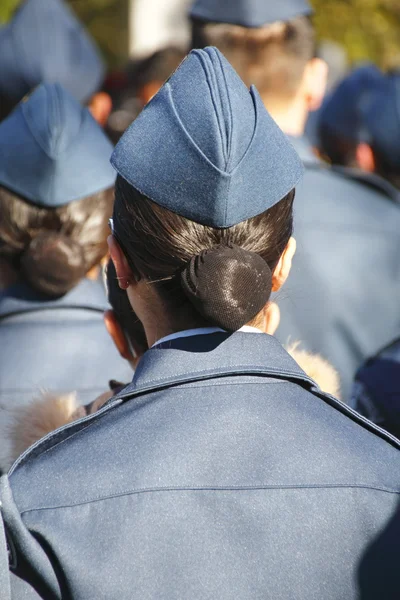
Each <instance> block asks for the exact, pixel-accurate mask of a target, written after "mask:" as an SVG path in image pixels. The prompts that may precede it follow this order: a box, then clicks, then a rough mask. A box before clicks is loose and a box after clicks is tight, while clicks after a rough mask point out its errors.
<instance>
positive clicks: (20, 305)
mask: <svg viewBox="0 0 400 600" xmlns="http://www.w3.org/2000/svg"><path fill="white" fill-rule="evenodd" d="M59 308H81V309H82V308H83V309H88V310H94V311H98V312H104V310H107V308H108V307H107V302H106V296H105V291H104V286H103V283H102V281H101V279H100V278H98V279H97V280H94V281H92V280H89V279H84V280H82V281H81V282H80V283H79V284H78V285H77V286H76V287H75V288H74V289H73V290H71V291H70V292H68V294H65V296H62V297H61V298H56V299H49V298H48V296H45V295H44V294H40V293H39V292H36V291H35V290H33V289H32V288H31V287H29V286H28V285H27V284H25V283H23V282H20V283H16V284H15V285H12V286H10V287H9V288H7V289H6V290H5V291H3V292H1V293H0V319H3V318H5V317H9V316H12V315H17V314H23V313H29V312H36V311H41V310H48V309H59Z"/></svg>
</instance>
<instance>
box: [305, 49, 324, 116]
mask: <svg viewBox="0 0 400 600" xmlns="http://www.w3.org/2000/svg"><path fill="white" fill-rule="evenodd" d="M327 81H328V65H327V64H326V62H325V61H324V60H322V59H321V58H312V59H311V60H310V61H308V63H307V65H306V68H305V70H304V75H303V90H304V96H305V98H306V100H307V104H308V110H309V111H313V110H318V109H319V107H320V106H321V104H322V101H323V99H324V96H325V92H326V84H327Z"/></svg>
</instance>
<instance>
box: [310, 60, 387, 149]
mask: <svg viewBox="0 0 400 600" xmlns="http://www.w3.org/2000/svg"><path fill="white" fill-rule="evenodd" d="M384 81H385V77H384V75H383V73H382V72H381V71H380V70H379V69H378V68H377V67H375V65H372V64H371V65H364V66H362V67H359V68H358V69H355V70H354V71H353V72H352V73H350V75H348V76H347V77H346V78H345V79H344V80H343V81H342V82H341V83H340V84H339V85H338V87H337V88H336V89H335V91H334V92H333V93H332V94H331V96H330V97H329V98H328V99H327V100H326V102H325V103H324V105H323V108H322V111H321V115H320V121H319V128H320V131H321V132H323V131H324V130H326V131H329V132H331V133H336V134H338V135H340V136H341V137H343V138H344V139H346V140H348V141H353V142H361V141H368V130H367V128H366V126H365V118H364V112H365V110H366V109H367V107H368V105H369V104H370V102H371V101H372V99H373V97H374V95H375V93H376V91H377V90H379V89H381V88H382V87H383V84H384Z"/></svg>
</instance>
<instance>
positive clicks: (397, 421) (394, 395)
mask: <svg viewBox="0 0 400 600" xmlns="http://www.w3.org/2000/svg"><path fill="white" fill-rule="evenodd" d="M350 406H352V407H353V408H355V410H357V411H358V412H360V413H361V414H362V415H364V416H365V417H367V419H370V420H371V421H372V422H373V423H376V424H377V425H379V427H382V428H383V429H386V430H387V431H389V432H390V433H391V434H393V435H395V436H396V437H398V438H399V439H400V339H397V340H395V341H394V342H392V343H391V344H389V346H387V347H386V348H384V349H383V350H381V351H380V352H379V353H378V354H377V355H376V356H374V357H372V358H370V359H369V360H367V362H366V363H365V364H364V365H363V366H362V367H361V368H360V369H359V371H358V372H357V376H356V381H355V383H354V386H353V391H352V396H351V400H350Z"/></svg>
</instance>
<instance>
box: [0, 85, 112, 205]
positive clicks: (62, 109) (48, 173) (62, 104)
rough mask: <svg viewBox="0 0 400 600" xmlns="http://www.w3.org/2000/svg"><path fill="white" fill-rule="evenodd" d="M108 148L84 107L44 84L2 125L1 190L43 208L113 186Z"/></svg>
mask: <svg viewBox="0 0 400 600" xmlns="http://www.w3.org/2000/svg"><path fill="white" fill-rule="evenodd" d="M111 152H112V145H111V144H110V142H109V141H108V139H107V137H106V136H105V134H104V133H103V131H102V129H101V127H100V126H99V125H98V124H97V123H96V121H95V120H94V119H93V117H92V116H91V114H90V113H89V111H88V109H87V108H84V107H82V106H81V105H80V104H79V103H78V102H77V101H76V100H75V99H74V98H72V96H70V95H69V94H68V93H67V92H66V91H65V90H63V88H62V87H61V86H60V85H59V84H57V83H53V84H49V83H48V84H43V85H41V86H40V87H38V88H37V89H36V90H35V91H34V92H33V94H32V95H31V96H30V97H29V98H28V99H27V100H26V101H24V102H21V103H20V104H19V106H18V107H17V108H16V109H15V110H14V112H13V113H11V115H10V116H9V117H8V118H7V119H5V120H4V121H2V122H1V123H0V185H1V186H3V187H6V188H8V189H10V190H11V191H12V192H14V193H16V194H18V195H20V196H22V197H24V198H25V199H27V200H30V201H31V202H33V203H34V204H37V205H39V206H44V207H56V206H62V205H64V204H68V203H69V202H72V201H73V200H78V199H81V198H84V197H86V196H90V195H92V194H95V193H96V192H99V191H101V190H104V189H107V188H109V187H112V186H113V185H114V182H115V172H114V170H113V169H112V167H111V165H110V162H109V160H110V156H111Z"/></svg>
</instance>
